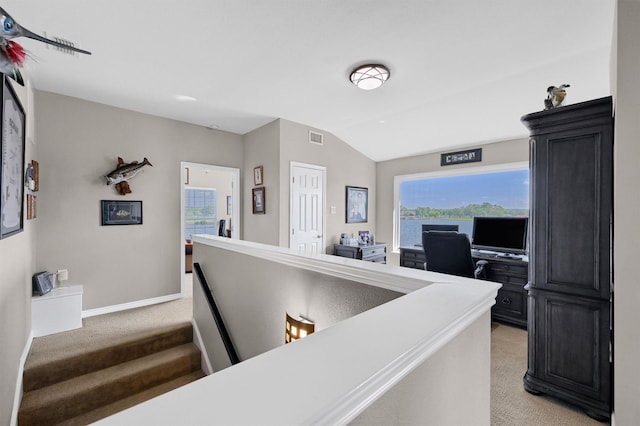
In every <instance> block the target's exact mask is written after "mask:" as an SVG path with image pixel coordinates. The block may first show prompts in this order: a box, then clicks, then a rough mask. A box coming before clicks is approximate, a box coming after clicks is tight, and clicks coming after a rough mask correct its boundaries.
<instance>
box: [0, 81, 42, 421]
mask: <svg viewBox="0 0 640 426" xmlns="http://www.w3.org/2000/svg"><path fill="white" fill-rule="evenodd" d="M11 81H13V80H11ZM13 87H14V88H15V90H16V94H17V95H18V97H19V99H20V102H21V103H22V106H23V108H24V109H25V114H26V132H25V135H26V146H25V158H24V160H25V163H27V162H30V161H31V160H38V159H40V158H38V156H37V154H36V144H35V142H36V141H35V140H34V138H33V121H34V120H33V98H32V96H31V95H32V94H31V93H30V91H28V90H27V89H25V88H24V87H20V86H18V85H17V84H14V85H13ZM23 206H26V203H25V204H23ZM36 222H37V221H36V220H26V216H25V221H24V231H23V232H21V233H19V234H15V235H13V236H11V237H8V238H6V239H3V240H0V277H1V278H0V424H1V425H8V424H9V421H10V419H11V410H12V407H13V398H14V394H15V391H16V383H17V381H18V369H19V366H20V357H21V355H22V353H23V351H24V349H25V345H26V343H27V340H28V337H29V334H30V333H31V275H32V274H33V273H34V272H36V271H35V258H36V257H35V246H36ZM21 379H22V378H20V380H21Z"/></svg>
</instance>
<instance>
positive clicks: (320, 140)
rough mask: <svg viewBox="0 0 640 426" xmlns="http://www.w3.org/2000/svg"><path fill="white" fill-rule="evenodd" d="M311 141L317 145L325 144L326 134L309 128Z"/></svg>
mask: <svg viewBox="0 0 640 426" xmlns="http://www.w3.org/2000/svg"><path fill="white" fill-rule="evenodd" d="M309 143H314V144H316V145H322V144H324V135H323V134H322V133H318V132H314V131H313V130H309Z"/></svg>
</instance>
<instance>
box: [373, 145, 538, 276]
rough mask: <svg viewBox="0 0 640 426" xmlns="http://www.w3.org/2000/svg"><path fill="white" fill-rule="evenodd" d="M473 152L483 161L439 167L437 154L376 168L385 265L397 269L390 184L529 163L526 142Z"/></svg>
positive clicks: (401, 160) (383, 163) (397, 255)
mask: <svg viewBox="0 0 640 426" xmlns="http://www.w3.org/2000/svg"><path fill="white" fill-rule="evenodd" d="M473 148H482V161H481V162H479V163H468V164H462V165H457V166H446V167H444V168H443V167H442V166H440V153H433V154H425V155H418V156H415V157H407V158H400V159H397V160H389V161H382V162H379V163H377V165H376V181H377V184H376V188H377V195H378V198H377V200H378V201H377V205H376V211H377V213H378V220H377V229H378V236H377V239H378V240H380V241H386V242H387V243H388V244H389V246H388V247H387V263H390V264H393V265H398V264H399V254H398V252H391V243H392V241H393V223H394V219H393V207H394V206H393V184H394V177H395V176H400V175H410V174H414V173H427V172H435V171H442V170H446V171H453V170H456V169H464V168H470V167H479V166H480V167H481V166H489V165H497V164H504V163H517V162H521V161H524V162H528V161H529V139H527V138H522V139H515V140H510V141H505V142H496V143H491V144H486V145H478V146H477V147H473Z"/></svg>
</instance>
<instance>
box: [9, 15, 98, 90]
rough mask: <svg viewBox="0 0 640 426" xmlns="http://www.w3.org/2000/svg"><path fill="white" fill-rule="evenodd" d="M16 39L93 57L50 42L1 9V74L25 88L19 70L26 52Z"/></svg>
mask: <svg viewBox="0 0 640 426" xmlns="http://www.w3.org/2000/svg"><path fill="white" fill-rule="evenodd" d="M16 37H28V38H31V39H33V40H38V41H41V42H43V43H47V44H50V45H52V46H56V47H59V48H61V49H64V50H72V51H74V52H78V53H84V54H86V55H91V52H87V51H86V50H82V49H78V48H76V47H74V46H69V45H67V44H64V43H60V42H58V41H54V40H49V39H48V38H45V37H42V36H39V35H38V34H36V33H34V32H31V31H29V30H28V29H26V28H24V27H23V26H21V25H20V24H18V23H17V22H16V21H15V20H14V19H13V18H12V17H11V15H9V14H8V13H7V12H5V10H4V9H3V8H1V7H0V72H2V73H4V74H6V75H8V76H9V77H11V78H13V79H14V80H15V81H16V82H18V84H20V85H21V86H24V79H23V78H22V75H21V74H20V70H19V69H18V68H21V67H22V65H23V64H24V59H25V57H26V52H25V50H24V48H23V47H22V46H21V45H19V44H18V43H16V42H15V41H13V40H12V39H13V38H16Z"/></svg>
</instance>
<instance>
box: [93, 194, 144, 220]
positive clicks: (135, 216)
mask: <svg viewBox="0 0 640 426" xmlns="http://www.w3.org/2000/svg"><path fill="white" fill-rule="evenodd" d="M101 203H102V225H103V226H105V225H142V201H117V200H102V201H101Z"/></svg>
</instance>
